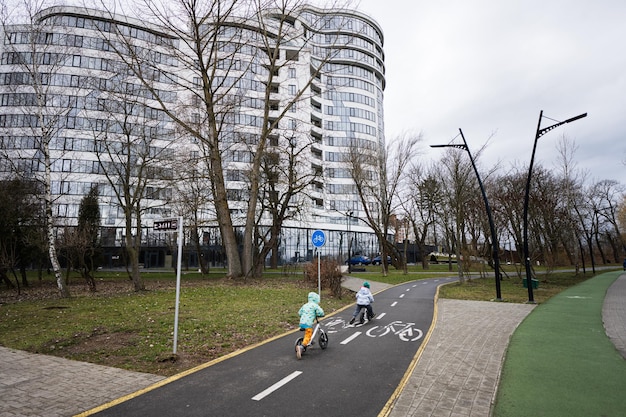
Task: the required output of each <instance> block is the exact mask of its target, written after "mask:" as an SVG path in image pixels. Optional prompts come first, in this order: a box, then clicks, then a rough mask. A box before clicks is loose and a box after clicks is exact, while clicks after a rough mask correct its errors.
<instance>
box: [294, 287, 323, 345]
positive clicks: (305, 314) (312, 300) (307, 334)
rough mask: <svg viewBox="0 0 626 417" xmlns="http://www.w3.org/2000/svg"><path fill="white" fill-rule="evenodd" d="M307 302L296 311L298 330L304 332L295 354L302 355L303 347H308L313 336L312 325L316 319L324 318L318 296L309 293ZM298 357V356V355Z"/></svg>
mask: <svg viewBox="0 0 626 417" xmlns="http://www.w3.org/2000/svg"><path fill="white" fill-rule="evenodd" d="M308 299H309V302H308V303H306V304H303V305H302V307H300V310H298V315H299V316H300V330H304V340H303V341H302V346H296V350H297V352H296V354H302V350H301V349H302V348H303V346H308V345H309V343H310V342H311V336H313V324H314V323H315V318H316V317H324V310H323V309H322V307H320V306H319V304H320V296H319V295H318V294H317V293H316V292H310V293H309V296H308ZM298 356H299V355H298Z"/></svg>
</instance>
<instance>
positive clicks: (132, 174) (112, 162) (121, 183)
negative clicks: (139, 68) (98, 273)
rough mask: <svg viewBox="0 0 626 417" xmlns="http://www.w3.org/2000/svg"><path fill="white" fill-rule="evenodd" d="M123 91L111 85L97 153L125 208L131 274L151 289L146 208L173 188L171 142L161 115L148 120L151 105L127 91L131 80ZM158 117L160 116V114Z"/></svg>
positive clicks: (115, 198) (97, 132)
mask: <svg viewBox="0 0 626 417" xmlns="http://www.w3.org/2000/svg"><path fill="white" fill-rule="evenodd" d="M121 88H122V89H123V90H122V91H109V95H108V96H107V100H106V103H104V104H103V108H102V109H103V111H105V112H106V114H107V115H108V118H107V120H106V121H105V122H104V126H102V127H98V126H94V130H93V131H94V137H95V146H96V150H97V152H96V155H97V158H98V162H99V164H100V167H101V170H102V174H103V175H104V176H105V177H106V179H107V182H108V187H105V189H106V190H107V192H106V193H105V194H106V195H108V196H109V197H110V198H111V199H112V202H113V203H114V206H115V207H119V208H120V209H121V210H122V212H123V214H124V242H125V251H126V254H127V256H128V261H129V264H130V270H129V276H130V278H131V280H132V282H133V285H134V288H135V290H136V291H141V290H144V289H145V285H144V283H143V280H142V279H141V273H140V271H139V252H140V249H141V241H142V233H143V232H142V230H143V229H142V224H143V220H142V219H143V213H144V212H145V211H146V210H149V209H152V208H155V207H158V206H162V205H164V204H165V201H166V200H167V198H166V197H167V196H166V194H169V193H170V190H168V189H167V188H165V187H164V184H167V179H168V176H171V174H169V173H168V172H169V168H168V164H167V163H166V162H165V161H166V160H167V159H168V158H167V155H168V153H167V152H168V150H167V145H168V142H167V141H166V140H164V138H161V137H160V136H162V135H166V133H163V132H162V130H163V129H162V128H160V127H159V123H158V120H155V121H152V122H150V121H145V120H144V118H143V115H144V114H145V111H146V110H147V109H148V110H149V109H150V107H149V106H147V105H146V104H142V103H141V102H140V101H139V100H138V99H137V98H136V96H134V95H132V96H131V95H130V94H128V93H127V90H128V89H132V88H133V87H132V85H131V84H122V85H121ZM157 119H158V117H157Z"/></svg>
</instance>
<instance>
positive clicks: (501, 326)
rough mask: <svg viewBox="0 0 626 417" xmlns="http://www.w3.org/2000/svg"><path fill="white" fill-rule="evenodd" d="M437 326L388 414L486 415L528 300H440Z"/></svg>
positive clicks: (528, 308)
mask: <svg viewBox="0 0 626 417" xmlns="http://www.w3.org/2000/svg"><path fill="white" fill-rule="evenodd" d="M437 306H438V314H437V323H436V326H435V329H434V331H433V333H432V335H431V338H430V341H429V342H428V344H427V345H426V348H425V349H424V351H423V352H422V355H421V357H420V358H419V361H418V362H417V365H416V367H415V369H414V370H413V372H412V374H411V376H410V377H409V379H408V381H407V382H406V385H405V386H404V388H403V390H402V392H401V393H400V395H399V396H398V398H397V399H396V401H395V403H394V404H393V407H392V409H391V412H390V413H389V416H390V417H407V416H420V417H423V416H436V417H444V416H446V417H449V416H476V417H486V416H489V413H490V408H491V404H492V402H493V399H494V396H495V393H496V388H497V384H498V378H499V376H500V370H501V367H502V361H503V359H504V352H505V350H506V348H507V346H508V343H509V338H510V336H511V335H512V334H513V332H514V330H515V328H516V327H517V326H518V325H519V323H521V321H522V320H523V319H524V317H526V316H527V315H528V314H529V313H530V312H531V311H532V309H533V308H534V307H535V306H534V305H531V304H511V303H494V302H486V301H461V300H448V299H440V300H439V301H438V303H437Z"/></svg>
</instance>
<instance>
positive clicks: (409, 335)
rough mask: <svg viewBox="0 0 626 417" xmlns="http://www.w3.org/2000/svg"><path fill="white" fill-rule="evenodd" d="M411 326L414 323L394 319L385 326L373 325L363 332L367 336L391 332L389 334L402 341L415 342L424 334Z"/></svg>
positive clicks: (377, 335) (379, 335)
mask: <svg viewBox="0 0 626 417" xmlns="http://www.w3.org/2000/svg"><path fill="white" fill-rule="evenodd" d="M413 326H415V323H403V322H401V321H397V320H396V321H392V322H391V323H389V324H387V325H386V326H374V327H372V328H371V329H369V330H368V331H367V332H366V333H365V334H367V335H368V336H369V337H383V336H385V335H386V334H387V333H389V332H391V334H395V335H396V336H398V337H399V338H400V340H402V341H403V342H415V341H416V340H420V339H421V338H422V336H424V333H423V332H422V331H421V330H420V329H418V328H416V327H413Z"/></svg>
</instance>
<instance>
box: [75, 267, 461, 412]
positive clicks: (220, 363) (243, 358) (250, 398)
mask: <svg viewBox="0 0 626 417" xmlns="http://www.w3.org/2000/svg"><path fill="white" fill-rule="evenodd" d="M456 279H457V278H455V277H449V278H448V277H446V278H437V279H428V280H419V281H413V282H409V283H405V284H401V285H398V286H394V287H391V288H389V289H386V290H384V291H382V292H378V293H376V294H375V303H374V304H373V307H374V312H375V313H376V318H375V319H374V320H372V321H371V322H369V323H365V324H364V325H359V324H358V321H357V323H356V325H350V324H349V321H350V319H351V317H352V313H353V311H354V310H353V309H354V305H352V306H350V307H348V308H347V309H344V310H341V311H340V312H338V313H337V314H335V315H332V316H329V317H326V318H325V319H324V320H323V321H322V322H321V323H322V326H323V327H324V329H325V330H326V332H327V334H328V337H329V344H328V348H327V349H325V350H322V349H320V347H319V346H318V345H317V340H316V341H315V342H316V344H315V345H313V346H312V347H310V348H308V349H307V351H306V352H305V353H304V354H303V355H302V359H300V360H298V359H297V358H296V355H295V340H296V339H297V338H298V337H301V336H302V335H303V333H301V332H292V333H289V334H287V335H284V336H281V337H278V338H275V339H272V340H270V341H268V342H267V343H261V344H259V345H258V346H255V347H253V348H251V349H248V350H244V351H242V352H241V353H239V354H237V355H234V356H231V357H228V358H227V359H223V360H221V359H218V360H216V361H213V362H211V363H209V364H207V365H205V366H203V367H198V368H195V369H194V370H192V371H191V372H187V373H183V374H181V375H178V376H174V377H172V378H168V379H166V380H164V381H162V382H160V383H157V384H155V385H153V386H151V387H148V388H146V389H144V390H141V391H139V392H137V393H134V394H131V395H129V396H126V397H122V398H120V399H118V400H115V401H112V402H110V403H107V404H103V405H102V406H100V407H97V408H95V409H92V410H89V411H87V412H84V413H82V414H81V416H89V415H94V416H127V417H132V416H146V415H167V416H188V417H193V416H218V415H219V416H242V415H250V416H251V415H254V416H284V415H298V414H300V415H304V414H305V413H307V414H318V415H324V416H346V415H359V416H377V415H378V414H379V413H380V412H381V410H383V408H384V407H385V405H386V404H387V402H388V401H389V400H390V398H391V397H392V395H393V394H394V391H395V390H396V388H397V387H398V385H399V384H400V382H401V381H402V378H403V377H404V375H405V373H406V372H407V369H408V368H409V366H410V364H411V361H412V360H413V358H414V357H415V355H416V353H417V352H418V349H419V348H420V346H421V345H422V342H423V340H424V336H425V335H426V334H427V332H428V331H429V328H430V326H431V325H432V321H433V310H434V304H433V303H434V297H435V294H436V291H437V287H438V286H439V285H442V284H444V283H448V282H452V281H455V280H456ZM323 304H324V301H323V300H322V306H323Z"/></svg>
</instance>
